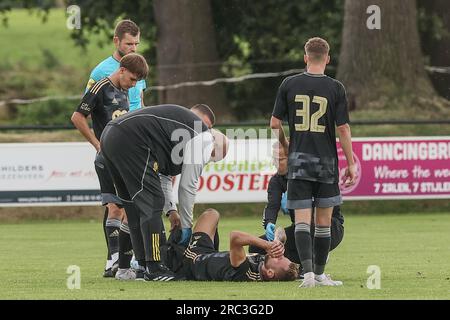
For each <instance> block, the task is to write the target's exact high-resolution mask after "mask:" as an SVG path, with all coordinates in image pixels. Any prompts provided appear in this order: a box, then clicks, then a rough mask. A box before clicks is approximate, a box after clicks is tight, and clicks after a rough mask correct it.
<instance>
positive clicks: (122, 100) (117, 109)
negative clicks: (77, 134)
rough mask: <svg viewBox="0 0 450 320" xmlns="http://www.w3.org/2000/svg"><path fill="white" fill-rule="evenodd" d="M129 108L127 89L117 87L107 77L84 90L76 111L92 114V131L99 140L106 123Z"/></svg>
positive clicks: (86, 114)
mask: <svg viewBox="0 0 450 320" xmlns="http://www.w3.org/2000/svg"><path fill="white" fill-rule="evenodd" d="M129 109H130V103H129V100H128V90H123V89H119V88H117V87H116V86H114V84H113V83H112V82H111V80H110V79H109V78H104V79H102V80H100V81H99V82H97V83H95V84H94V85H93V86H92V87H91V88H89V90H88V91H86V93H85V95H84V97H83V99H82V100H81V102H80V104H79V105H78V108H77V110H76V111H78V112H80V113H82V114H84V115H85V116H88V115H91V116H92V126H93V128H94V133H95V136H96V137H97V139H99V140H100V136H101V135H102V132H103V129H104V128H105V126H106V124H107V123H108V122H109V121H111V120H113V119H115V118H117V117H119V116H121V115H123V114H125V113H127V112H128V110H129Z"/></svg>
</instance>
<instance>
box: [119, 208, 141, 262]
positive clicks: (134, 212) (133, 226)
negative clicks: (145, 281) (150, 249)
mask: <svg viewBox="0 0 450 320" xmlns="http://www.w3.org/2000/svg"><path fill="white" fill-rule="evenodd" d="M123 207H124V208H125V212H126V213H127V218H128V228H129V229H130V237H131V243H132V245H133V252H134V256H135V259H136V260H137V261H138V263H139V265H140V266H141V267H144V268H145V248H144V239H143V238H142V232H141V221H140V213H139V210H138V209H137V208H136V206H135V205H134V204H133V203H130V202H124V203H123Z"/></svg>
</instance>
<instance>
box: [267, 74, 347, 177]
mask: <svg viewBox="0 0 450 320" xmlns="http://www.w3.org/2000/svg"><path fill="white" fill-rule="evenodd" d="M272 115H273V116H274V117H275V118H277V119H280V120H286V119H287V121H288V123H289V136H290V140H289V160H288V168H289V169H288V175H287V176H288V179H300V180H309V181H317V182H321V183H336V182H338V177H339V175H338V157H337V148H336V133H335V126H340V125H343V124H346V123H348V122H349V115H348V107H347V97H346V93H345V88H344V86H343V85H342V83H340V82H339V81H337V80H335V79H333V78H330V77H328V76H326V75H317V74H310V73H307V72H305V73H302V74H299V75H294V76H291V77H288V78H286V79H285V80H284V81H283V82H282V83H281V85H280V88H279V89H278V94H277V98H276V101H275V106H274V110H273V113H272Z"/></svg>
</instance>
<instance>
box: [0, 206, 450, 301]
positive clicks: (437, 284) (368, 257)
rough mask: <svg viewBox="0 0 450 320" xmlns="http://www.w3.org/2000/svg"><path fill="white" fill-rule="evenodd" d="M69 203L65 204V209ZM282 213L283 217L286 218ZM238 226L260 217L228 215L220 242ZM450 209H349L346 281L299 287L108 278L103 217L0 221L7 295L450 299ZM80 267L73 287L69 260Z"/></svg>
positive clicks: (342, 268)
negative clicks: (376, 270) (370, 282)
mask: <svg viewBox="0 0 450 320" xmlns="http://www.w3.org/2000/svg"><path fill="white" fill-rule="evenodd" d="M62 210H64V209H62ZM287 223H288V221H287V219H286V217H282V218H281V219H280V221H279V225H281V224H287ZM233 229H239V230H244V231H248V232H252V233H255V234H260V233H261V231H262V228H261V226H260V217H239V218H235V217H223V218H222V221H221V226H220V234H221V249H226V248H227V246H228V234H229V232H230V231H231V230H233ZM449 230H450V212H445V213H441V214H424V213H422V214H419V213H417V214H403V215H348V216H346V221H345V236H344V241H343V242H342V243H341V245H340V246H339V247H338V248H337V249H336V250H335V251H333V253H332V254H331V257H330V260H329V264H328V266H327V270H326V271H327V273H331V274H332V275H333V277H334V278H336V279H338V280H342V281H343V282H344V286H343V287H339V288H314V289H310V290H305V289H299V288H298V284H299V283H298V282H289V283H227V282H192V281H190V282H186V281H185V282H169V283H147V282H119V281H117V280H114V279H104V278H102V271H103V266H104V263H105V260H104V259H105V255H106V252H105V243H104V242H105V241H104V238H103V233H102V228H101V223H100V222H99V221H68V220H67V221H58V222H57V221H51V222H24V223H20V224H19V223H17V224H3V225H0V256H1V259H0V279H2V280H1V285H0V299H153V300H154V299H173V300H189V299H199V300H203V299H226V300H234V299H262V300H273V299H289V300H290V299H295V300H303V299H449V298H450V256H449V253H450V233H449ZM70 265H77V266H79V267H80V270H81V288H80V289H79V290H77V289H74V290H70V289H68V288H67V285H66V283H67V279H68V277H69V276H70V275H69V274H68V273H66V272H67V268H68V266H70ZM371 265H376V266H379V267H380V270H381V288H380V289H373V290H369V289H368V288H367V285H366V284H367V279H368V277H369V276H370V274H369V273H367V269H368V267H369V266H371Z"/></svg>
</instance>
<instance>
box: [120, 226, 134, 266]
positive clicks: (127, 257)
mask: <svg viewBox="0 0 450 320" xmlns="http://www.w3.org/2000/svg"><path fill="white" fill-rule="evenodd" d="M132 256H133V246H132V245H131V237H130V229H129V228H128V224H125V223H122V224H121V225H120V231H119V268H120V269H128V268H129V267H130V261H131V257H132Z"/></svg>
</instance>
